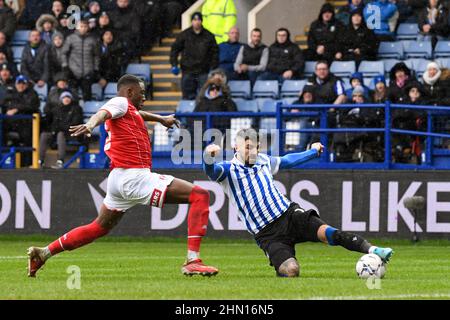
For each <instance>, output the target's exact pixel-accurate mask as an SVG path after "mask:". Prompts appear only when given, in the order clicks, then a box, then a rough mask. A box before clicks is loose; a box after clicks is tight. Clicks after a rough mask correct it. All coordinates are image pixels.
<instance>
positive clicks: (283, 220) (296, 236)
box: [255, 202, 326, 271]
mask: <svg viewBox="0 0 450 320" xmlns="http://www.w3.org/2000/svg"><path fill="white" fill-rule="evenodd" d="M324 224H326V223H325V222H323V221H322V220H321V219H320V216H319V214H318V213H317V212H316V211H315V210H305V209H303V208H301V207H300V206H299V205H298V204H297V203H294V202H293V203H291V205H290V206H289V208H288V209H287V210H286V211H285V212H284V213H283V214H282V215H281V217H279V218H278V219H277V220H275V221H273V222H271V223H270V224H269V225H268V226H266V227H264V229H262V230H261V231H260V232H259V233H258V234H257V235H256V236H255V240H256V242H257V243H258V246H259V247H260V248H261V249H262V250H263V251H264V252H265V254H266V256H267V257H268V258H269V260H270V265H271V266H273V267H274V268H275V271H278V268H279V267H280V265H281V264H282V263H283V262H284V261H286V260H287V259H289V258H295V244H296V243H301V242H307V241H310V242H320V240H319V238H318V237H317V231H318V230H319V228H320V226H322V225H324Z"/></svg>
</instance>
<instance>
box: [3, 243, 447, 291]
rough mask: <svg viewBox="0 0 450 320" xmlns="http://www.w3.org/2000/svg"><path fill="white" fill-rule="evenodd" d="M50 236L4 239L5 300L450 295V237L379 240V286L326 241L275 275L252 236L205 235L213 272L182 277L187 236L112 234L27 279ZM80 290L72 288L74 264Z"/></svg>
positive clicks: (308, 247) (302, 247) (300, 251)
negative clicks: (291, 272)
mask: <svg viewBox="0 0 450 320" xmlns="http://www.w3.org/2000/svg"><path fill="white" fill-rule="evenodd" d="M51 239H52V238H48V237H40V236H34V237H33V236H0V288H1V290H0V299H7V300H9V299H364V300H366V299H450V254H449V252H450V241H424V242H421V243H419V244H417V245H413V244H411V243H410V242H408V241H392V242H389V241H381V242H379V243H380V244H382V245H390V246H392V247H393V248H394V250H395V254H394V257H393V259H392V262H391V263H390V264H389V265H388V270H387V273H386V277H385V279H383V280H381V283H380V287H381V288H379V289H369V288H368V287H367V284H366V282H364V281H363V280H360V279H358V278H357V276H356V272H355V264H356V261H357V260H358V258H359V257H360V256H361V254H359V253H354V252H349V251H347V250H345V249H343V248H338V247H328V246H326V245H322V244H312V243H311V244H299V245H297V258H298V260H299V261H300V265H301V276H300V277H299V278H295V279H287V278H277V277H275V274H274V270H273V269H272V267H270V266H269V265H268V262H267V259H266V257H265V256H264V255H263V253H262V251H261V250H260V249H259V248H258V247H257V246H256V244H255V243H254V242H253V241H251V240H219V239H205V241H204V243H203V246H202V258H204V260H205V262H206V263H208V264H211V265H214V266H217V267H219V269H220V273H219V274H218V275H217V276H216V277H212V278H206V277H205V278H204V277H185V276H183V275H182V274H181V272H180V267H181V265H182V263H183V261H184V257H185V248H186V247H185V246H186V245H185V241H184V239H166V238H158V239H130V238H114V237H109V238H107V239H102V240H100V241H97V242H96V243H94V244H91V245H89V246H86V247H84V248H81V249H79V250H76V251H72V252H65V253H62V254H60V255H59V256H57V257H54V258H52V259H51V260H49V261H48V262H47V264H46V265H45V266H44V269H43V270H41V271H40V272H38V275H37V278H35V279H31V278H27V277H26V263H27V260H26V255H25V252H26V249H27V248H28V246H30V245H40V246H42V245H45V244H46V243H47V242H49V241H50V240H51ZM73 265H74V266H77V267H79V268H80V269H79V270H80V272H81V278H80V279H81V289H80V290H77V289H72V290H69V289H68V288H67V280H68V278H69V276H70V274H68V273H67V269H68V267H69V266H73Z"/></svg>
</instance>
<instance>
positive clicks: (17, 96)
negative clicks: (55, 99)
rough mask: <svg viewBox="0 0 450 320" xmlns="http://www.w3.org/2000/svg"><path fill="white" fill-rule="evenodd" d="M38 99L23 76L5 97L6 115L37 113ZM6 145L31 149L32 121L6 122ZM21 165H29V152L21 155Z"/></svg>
mask: <svg viewBox="0 0 450 320" xmlns="http://www.w3.org/2000/svg"><path fill="white" fill-rule="evenodd" d="M39 105H40V103H39V97H38V95H37V93H36V92H35V91H34V90H33V88H32V87H31V86H30V81H29V79H28V78H27V77H26V76H24V75H19V76H17V78H16V82H15V88H14V90H13V91H11V92H8V93H7V94H6V96H5V108H6V115H8V116H14V115H26V114H29V115H31V114H33V113H39ZM6 132H7V143H8V145H11V146H16V147H31V144H32V121H31V120H28V119H21V120H13V119H11V120H7V121H6ZM22 165H23V166H29V165H31V151H30V152H23V153H22Z"/></svg>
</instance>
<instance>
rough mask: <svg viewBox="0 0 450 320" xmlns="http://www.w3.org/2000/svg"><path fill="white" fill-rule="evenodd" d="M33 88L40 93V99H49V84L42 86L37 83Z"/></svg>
mask: <svg viewBox="0 0 450 320" xmlns="http://www.w3.org/2000/svg"><path fill="white" fill-rule="evenodd" d="M33 89H34V91H36V93H37V94H38V96H39V100H41V101H47V95H48V85H47V84H44V86H42V87H39V86H38V85H37V84H35V85H34V87H33Z"/></svg>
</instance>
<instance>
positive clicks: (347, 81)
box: [341, 78, 352, 90]
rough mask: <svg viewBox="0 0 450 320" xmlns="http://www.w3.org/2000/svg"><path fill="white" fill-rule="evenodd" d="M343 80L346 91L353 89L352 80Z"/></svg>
mask: <svg viewBox="0 0 450 320" xmlns="http://www.w3.org/2000/svg"><path fill="white" fill-rule="evenodd" d="M341 80H342V82H343V84H344V88H345V90H347V89H350V88H351V87H352V85H351V84H350V78H341Z"/></svg>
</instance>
